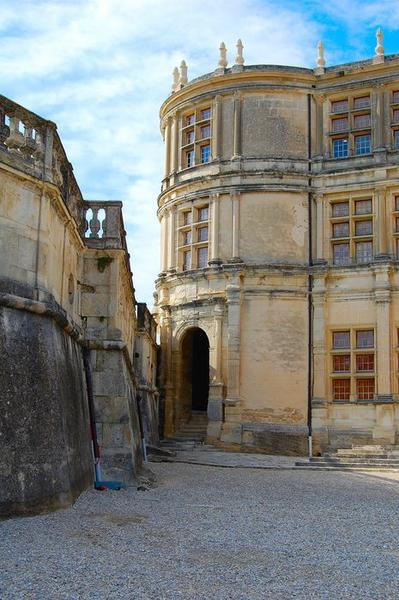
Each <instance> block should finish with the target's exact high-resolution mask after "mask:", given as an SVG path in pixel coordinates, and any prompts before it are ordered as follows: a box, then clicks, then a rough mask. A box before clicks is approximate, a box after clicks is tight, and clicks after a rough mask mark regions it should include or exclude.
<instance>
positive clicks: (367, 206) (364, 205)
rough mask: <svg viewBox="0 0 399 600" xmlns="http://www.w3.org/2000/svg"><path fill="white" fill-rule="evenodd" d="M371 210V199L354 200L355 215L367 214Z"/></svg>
mask: <svg viewBox="0 0 399 600" xmlns="http://www.w3.org/2000/svg"><path fill="white" fill-rule="evenodd" d="M371 212H372V202H371V200H357V201H356V202H355V214H356V215H369V214H370V213H371Z"/></svg>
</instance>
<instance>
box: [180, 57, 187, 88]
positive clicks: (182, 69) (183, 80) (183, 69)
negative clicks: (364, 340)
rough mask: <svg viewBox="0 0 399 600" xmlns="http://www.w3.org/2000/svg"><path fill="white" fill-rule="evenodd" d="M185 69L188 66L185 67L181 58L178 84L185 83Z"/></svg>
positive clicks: (184, 62)
mask: <svg viewBox="0 0 399 600" xmlns="http://www.w3.org/2000/svg"><path fill="white" fill-rule="evenodd" d="M187 70H188V67H187V64H186V61H185V60H182V61H181V63H180V80H179V83H180V86H183V85H186V83H187V82H188V79H187Z"/></svg>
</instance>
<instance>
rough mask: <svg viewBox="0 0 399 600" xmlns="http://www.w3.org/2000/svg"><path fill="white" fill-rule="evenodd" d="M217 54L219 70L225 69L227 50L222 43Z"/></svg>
mask: <svg viewBox="0 0 399 600" xmlns="http://www.w3.org/2000/svg"><path fill="white" fill-rule="evenodd" d="M219 53H220V58H219V62H218V66H219V68H220V69H225V68H226V67H227V49H226V44H225V43H224V42H220V47H219Z"/></svg>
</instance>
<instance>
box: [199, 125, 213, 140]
mask: <svg viewBox="0 0 399 600" xmlns="http://www.w3.org/2000/svg"><path fill="white" fill-rule="evenodd" d="M210 135H211V128H210V126H209V125H204V126H203V127H201V139H202V140H203V139H205V138H209V137H210Z"/></svg>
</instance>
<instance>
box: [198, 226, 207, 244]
mask: <svg viewBox="0 0 399 600" xmlns="http://www.w3.org/2000/svg"><path fill="white" fill-rule="evenodd" d="M207 240H208V227H200V228H199V229H198V241H199V242H206V241H207Z"/></svg>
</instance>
